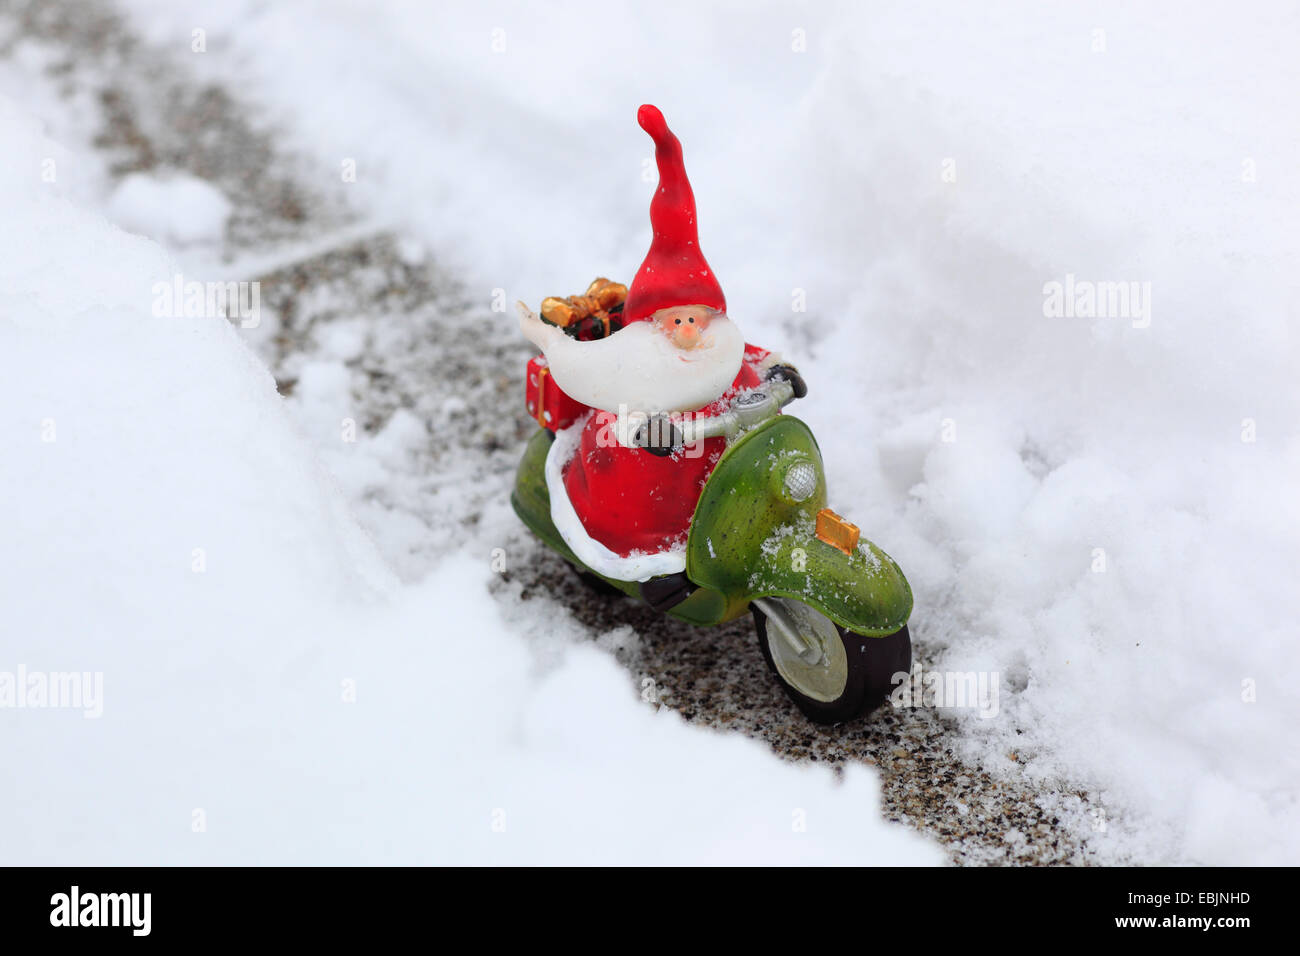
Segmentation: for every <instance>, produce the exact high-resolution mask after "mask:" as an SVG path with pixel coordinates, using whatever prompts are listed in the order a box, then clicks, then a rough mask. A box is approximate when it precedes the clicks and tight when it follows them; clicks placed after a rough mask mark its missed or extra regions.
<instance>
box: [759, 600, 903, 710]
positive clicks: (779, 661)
mask: <svg viewBox="0 0 1300 956" xmlns="http://www.w3.org/2000/svg"><path fill="white" fill-rule="evenodd" d="M750 611H751V612H752V613H753V615H754V627H755V629H756V630H757V631H758V646H759V648H760V649H761V650H762V652H763V658H764V659H765V660H766V661H767V666H768V667H770V668H771V669H772V672H773V673H774V674H776V676H777V678H778V679H779V680H780V681H781V686H782V687H784V688H785V692H786V694H788V695H789V697H790V699H791V700H792V701H794V703H795V706H797V707H798V708H799V709H800V710H801V711H803V713H804V715H805V716H806V717H808V718H809V719H810V720H813V721H816V722H817V723H819V724H837V723H840V722H841V721H845V720H852V719H853V718H855V717H859V716H861V715H862V714H865V713H867V712H868V711H870V710H872V709H873V708H875V707H876V706H877V705H878V704H880V703H881V701H883V700H884V699H885V698H886V697H888V696H889V693H890V691H891V690H892V689H893V687H894V675H895V674H899V673H903V674H906V673H908V672H910V671H911V669H912V638H911V635H910V634H908V631H907V627H906V626H904V627H903V628H902V629H901V630H898V631H895V632H894V633H893V634H889V635H887V636H885V637H863V636H862V635H861V634H854V633H853V632H852V631H850V630H847V629H846V628H843V627H840V626H839V625H838V624H836V623H835V622H834V621H832V620H831V619H830V618H828V617H827V616H826V615H824V614H822V613H821V612H820V611H818V610H817V609H816V608H812V607H809V606H808V605H807V604H804V603H803V602H802V601H796V600H793V599H791V598H776V597H769V598H758V599H756V600H754V601H753V602H752V603H751V604H750Z"/></svg>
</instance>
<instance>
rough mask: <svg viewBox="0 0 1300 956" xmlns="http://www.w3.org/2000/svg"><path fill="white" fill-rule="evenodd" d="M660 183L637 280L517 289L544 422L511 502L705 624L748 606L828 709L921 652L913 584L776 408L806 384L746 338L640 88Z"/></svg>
mask: <svg viewBox="0 0 1300 956" xmlns="http://www.w3.org/2000/svg"><path fill="white" fill-rule="evenodd" d="M637 120H638V122H639V123H640V124H641V128H642V129H644V130H645V131H646V132H647V133H649V134H650V137H651V138H652V139H653V140H654V143H655V159H656V162H657V164H658V167H659V185H658V188H657V189H656V190H655V195H654V198H653V200H651V203H650V224H651V227H652V229H653V233H654V238H653V240H652V241H651V244H650V251H649V253H647V255H646V257H645V261H644V262H643V263H642V264H641V268H640V269H639V270H638V271H637V274H636V276H635V278H633V280H632V284H631V286H628V287H626V288H625V287H624V286H622V285H620V284H618V283H614V282H610V281H609V280H608V279H604V278H599V279H596V280H595V281H594V282H593V283H592V284H591V286H590V287H589V288H588V289H587V291H586V292H585V293H583V294H581V295H575V296H570V297H568V298H563V299H561V298H549V299H547V300H545V302H544V303H543V304H542V310H541V311H542V314H541V316H540V317H539V316H537V315H535V314H534V313H533V312H532V311H530V310H529V309H528V307H527V306H525V305H524V304H523V303H522V302H521V303H519V313H520V328H521V330H522V331H523V333H524V335H526V336H527V337H528V339H529V340H530V341H531V342H532V343H533V344H534V345H536V346H537V348H538V349H540V350H541V352H542V355H540V356H538V357H537V358H534V359H533V360H532V361H530V362H529V364H528V370H527V385H526V390H525V391H526V401H527V407H528V411H529V414H530V415H532V416H533V418H534V419H536V421H537V423H538V425H539V426H540V427H539V428H538V431H537V433H536V434H535V435H534V436H533V438H532V440H531V441H530V442H529V443H528V447H527V448H526V450H525V451H524V456H523V460H522V461H521V462H520V465H519V473H518V476H517V479H516V484H515V490H514V493H513V495H512V502H513V504H514V508H515V511H516V512H517V513H518V514H519V516H520V518H522V519H523V521H524V523H525V524H527V525H528V527H529V528H531V529H532V530H533V532H534V533H536V534H537V536H538V537H540V538H541V539H542V541H543V542H545V543H546V544H547V545H548V546H549V547H551V548H553V549H554V550H555V551H557V552H559V553H560V554H561V555H562V556H563V557H564V558H566V559H567V560H568V561H570V562H572V563H573V564H574V565H575V566H576V567H577V568H578V569H579V570H582V571H586V572H590V573H591V574H594V575H596V576H597V577H599V578H601V579H603V580H604V581H606V582H607V583H609V584H611V585H613V586H614V587H616V588H618V589H620V590H622V591H624V592H625V593H627V594H629V595H631V596H633V597H636V598H640V599H642V600H644V601H646V602H647V603H648V604H650V605H651V606H652V607H654V608H655V609H656V610H659V611H662V612H665V613H667V614H670V615H672V616H674V617H677V618H680V619H681V620H683V621H689V622H691V623H693V624H719V623H721V622H723V621H729V620H732V619H733V618H736V617H739V616H741V615H743V614H744V613H745V612H746V611H749V612H750V613H751V614H752V615H753V618H754V623H755V627H756V629H757V632H758V643H759V647H760V648H761V650H762V652H763V656H764V657H765V658H766V660H767V662H768V664H769V666H770V667H771V668H772V670H773V672H774V673H775V674H776V675H777V677H778V678H779V679H780V681H781V683H782V684H783V685H784V687H785V689H786V691H787V693H788V694H789V695H790V697H791V699H793V701H794V702H795V703H796V704H797V705H798V706H799V708H800V709H801V710H802V711H803V712H804V713H805V714H806V715H807V716H808V717H810V718H812V719H813V720H816V721H819V722H823V723H835V722H838V721H842V720H848V719H850V718H853V717H856V716H858V715H859V714H862V713H864V712H866V711H868V710H870V709H871V708H872V707H874V706H875V705H877V704H878V703H880V702H881V701H882V700H883V699H884V698H885V697H886V696H887V695H888V693H889V692H890V690H891V689H892V688H893V686H894V675H895V674H897V673H900V672H901V673H906V672H908V671H909V670H910V669H911V659H912V648H911V641H910V638H909V636H908V631H907V620H908V616H909V615H910V613H911V610H912V592H911V589H910V588H909V586H908V584H907V580H906V579H905V578H904V577H903V573H902V571H901V570H899V568H898V565H896V564H895V563H894V561H893V560H892V559H891V558H890V557H889V556H888V555H887V554H885V553H884V552H883V551H881V550H880V549H879V548H877V547H876V546H875V545H873V544H872V543H871V542H869V541H867V540H865V539H864V538H861V537H860V535H859V533H858V529H857V527H855V526H854V525H852V524H850V523H849V522H847V521H845V520H844V519H843V518H841V517H840V516H839V515H837V514H836V513H835V512H834V511H832V510H831V509H830V508H828V507H827V494H826V479H825V474H824V471H823V469H822V462H821V456H820V453H819V452H818V449H817V442H816V441H815V440H814V438H813V436H812V432H811V431H810V430H809V429H808V426H807V425H805V424H804V423H803V422H801V421H799V419H797V418H794V417H792V416H790V415H785V414H782V413H781V409H782V408H783V407H784V406H785V405H787V404H788V403H789V402H791V401H792V400H794V399H795V398H802V397H803V396H804V395H805V394H806V393H807V388H806V386H805V384H804V381H803V379H802V377H801V376H800V375H799V373H798V372H797V371H796V370H795V369H794V368H793V367H792V366H790V365H788V364H785V363H784V362H782V361H781V360H780V359H779V358H778V357H777V356H776V355H774V354H773V353H771V352H768V351H766V350H764V349H761V348H758V347H756V346H753V345H748V344H746V342H745V340H744V338H743V337H742V335H741V333H740V331H739V329H738V328H737V327H736V324H735V323H734V322H733V321H732V320H731V319H730V318H729V317H728V316H727V302H726V299H725V297H724V296H723V293H722V286H721V285H720V284H719V282H718V278H717V276H715V275H714V273H713V270H712V269H711V268H710V267H709V264H708V262H707V261H705V258H704V254H703V252H701V250H700V245H699V240H698V235H697V223H696V217H695V197H694V195H693V193H692V192H691V185H690V182H689V181H688V180H687V178H686V169H685V166H684V164H683V161H682V147H681V143H680V142H678V140H677V137H676V136H674V135H673V133H672V132H671V131H670V130H669V129H668V125H667V123H666V122H665V121H664V117H663V114H662V113H660V112H659V110H658V109H657V108H655V107H653V106H642V107H641V109H640V111H639V112H638V114H637Z"/></svg>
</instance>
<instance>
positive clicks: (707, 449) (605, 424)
mask: <svg viewBox="0 0 1300 956" xmlns="http://www.w3.org/2000/svg"><path fill="white" fill-rule="evenodd" d="M768 354H769V353H768V352H767V351H766V350H764V349H760V348H758V347H757V346H753V345H746V346H745V357H744V360H743V361H742V362H741V366H740V372H739V373H738V374H737V375H736V378H735V380H734V381H733V382H732V383H731V387H730V388H729V389H727V391H726V392H725V393H724V394H723V395H722V396H721V397H720V398H719V399H717V401H715V402H713V403H712V404H710V405H707V406H705V407H704V408H702V409H699V410H698V413H703V414H716V413H718V412H721V411H724V410H725V409H726V407H727V405H729V404H730V402H731V400H732V399H733V398H734V397H735V394H736V393H737V392H738V391H740V390H742V389H746V388H752V387H754V386H755V385H758V384H760V382H761V381H762V379H761V377H760V375H759V373H758V370H757V366H758V365H759V364H760V363H761V362H762V361H763V360H764V359H765V358H767V356H768ZM617 419H618V416H617V415H615V414H614V413H612V412H604V411H600V410H599V409H597V410H595V412H594V414H593V415H592V416H591V418H590V419H589V420H588V421H587V424H586V426H584V428H583V430H582V441H581V444H580V445H579V446H578V451H577V453H576V454H575V455H574V456H573V458H572V459H571V460H570V461H569V462H568V464H566V465H565V466H564V487H565V488H566V489H567V490H568V492H569V500H570V501H572V502H573V508H574V510H575V511H576V512H577V513H578V519H579V520H580V521H581V522H582V525H583V527H584V528H585V529H586V531H587V534H589V535H591V537H593V538H595V539H596V540H597V541H599V542H600V543H601V544H603V545H605V547H607V548H609V549H610V550H611V551H613V552H615V553H617V554H619V555H622V556H623V557H627V556H628V555H629V554H631V553H632V552H634V551H637V552H644V553H654V552H658V551H662V550H664V548H665V547H667V546H668V545H670V544H673V543H675V542H676V541H679V540H682V539H684V538H685V536H686V532H687V530H688V529H689V527H690V523H691V516H692V515H693V514H694V513H695V503H696V502H697V501H698V500H699V497H700V492H701V491H703V489H704V483H705V482H706V481H707V480H708V478H709V475H710V474H712V473H713V467H714V465H716V464H717V463H718V459H719V458H721V457H722V453H723V451H725V450H726V447H727V440H726V439H725V438H706V439H705V440H704V442H703V454H701V455H698V457H694V458H692V457H687V456H688V455H689V454H690V453H691V452H692V449H690V448H688V449H686V451H685V452H683V453H682V454H678V455H670V456H667V457H664V458H660V457H657V456H655V455H652V454H650V453H649V452H647V451H644V450H642V449H640V448H626V447H624V446H622V445H619V444H617V443H616V442H614V441H613V438H612V436H613V434H614V428H615V426H616V422H617ZM605 429H610V431H609V433H608V434H606V435H605V436H603V437H598V436H600V435H601V432H602V431H604V430H605Z"/></svg>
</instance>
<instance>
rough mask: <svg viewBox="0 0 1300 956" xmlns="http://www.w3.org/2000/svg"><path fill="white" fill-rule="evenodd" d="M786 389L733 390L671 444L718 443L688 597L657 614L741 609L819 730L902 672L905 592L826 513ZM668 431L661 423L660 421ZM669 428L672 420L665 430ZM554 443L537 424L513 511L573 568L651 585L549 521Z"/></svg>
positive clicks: (868, 703) (633, 586) (889, 562)
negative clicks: (587, 560) (601, 563)
mask: <svg viewBox="0 0 1300 956" xmlns="http://www.w3.org/2000/svg"><path fill="white" fill-rule="evenodd" d="M794 397H795V394H794V387H793V386H792V385H791V384H790V383H789V382H787V381H782V380H772V381H768V382H766V383H764V384H763V385H762V386H760V387H758V388H755V389H751V390H749V391H747V392H742V393H741V394H740V395H739V396H738V397H737V398H736V399H735V401H734V402H733V403H732V405H731V408H730V409H729V410H728V411H727V412H725V413H724V414H722V415H718V416H714V417H711V418H709V419H706V420H703V421H698V422H692V423H687V424H686V425H685V426H684V428H685V429H686V432H685V433H684V434H680V433H674V440H673V442H674V444H683V443H688V442H691V441H694V440H697V439H700V438H706V437H711V436H714V435H724V436H725V437H726V438H727V439H728V444H727V449H726V451H725V452H724V453H723V455H722V457H721V459H719V461H718V463H717V465H716V467H715V468H714V469H713V472H712V474H711V475H710V477H709V479H708V482H707V483H706V484H705V486H704V490H703V492H702V493H701V495H700V499H699V502H698V504H697V505H696V508H695V514H694V517H693V518H692V521H691V527H690V533H689V535H688V538H687V542H686V570H685V575H686V577H687V578H688V579H689V582H690V585H692V586H693V588H694V589H693V590H691V592H690V595H689V597H686V598H685V599H684V600H681V601H680V603H676V604H674V605H673V606H672V607H671V608H669V609H668V610H667V611H666V612H665V613H667V614H670V615H671V616H673V617H676V618H679V619H680V620H683V621H688V622H690V623H691V624H699V625H706V624H720V623H722V622H724V621H730V620H733V619H734V618H737V617H739V616H741V615H742V614H744V613H745V611H746V610H749V611H750V613H751V614H752V615H753V617H754V626H755V628H756V629H757V632H758V644H759V648H760V649H761V650H762V652H763V657H764V659H765V660H766V661H767V663H768V666H769V667H770V668H771V669H772V671H773V673H775V674H776V676H777V678H778V679H779V680H780V682H781V684H782V686H783V687H784V688H785V691H786V693H787V694H788V695H789V696H790V698H791V699H792V700H793V701H794V703H795V704H796V706H798V708H799V709H800V710H801V711H803V713H804V714H805V715H806V716H807V717H809V718H810V719H811V720H814V721H816V722H818V723H827V724H831V723H838V722H841V721H845V720H851V719H853V718H855V717H858V716H860V715H862V714H864V713H866V712H868V711H870V710H871V709H872V708H874V707H875V706H877V705H878V704H879V703H881V702H882V701H883V700H884V699H885V698H886V697H887V696H888V695H889V693H890V691H891V690H892V689H893V687H894V686H895V683H896V679H895V675H896V674H900V673H901V674H907V673H908V672H909V671H910V670H911V665H912V644H911V638H910V636H909V634H908V631H907V620H908V617H909V615H910V614H911V612H912V590H911V588H910V587H909V585H908V583H907V579H906V578H904V577H903V572H902V571H901V570H900V569H899V567H898V565H897V564H895V563H894V560H893V559H892V558H890V557H889V555H887V554H885V552H883V551H881V550H880V549H879V548H877V547H876V546H875V545H874V544H872V543H871V542H870V541H867V540H866V539H860V538H859V535H858V529H857V528H856V527H855V526H853V525H851V524H849V523H848V522H846V521H844V520H843V519H842V518H840V517H839V516H838V515H836V514H835V513H834V512H832V511H831V510H830V509H829V508H827V507H826V476H825V473H824V471H823V469H822V460H821V454H820V452H819V451H818V448H817V442H816V440H815V439H814V438H813V434H812V431H811V430H810V429H809V428H808V426H807V425H805V424H804V423H803V422H802V421H800V420H799V419H797V418H794V417H792V416H790V415H782V414H780V411H781V409H782V407H784V406H785V405H786V404H788V403H789V402H790V401H792V400H793V398H794ZM665 425H666V426H667V423H666V422H665ZM667 427H670V428H671V427H675V426H667ZM554 440H555V436H554V435H553V434H552V432H550V431H549V430H547V429H546V428H539V429H538V431H537V433H536V434H535V435H534V436H533V437H532V439H531V440H530V441H529V442H528V446H527V448H526V449H525V450H524V456H523V459H522V461H521V462H520V463H519V472H518V474H517V476H516V480H515V489H514V492H513V494H512V495H511V503H512V504H513V506H514V509H515V512H516V513H517V514H518V515H519V517H520V518H521V519H522V520H523V522H524V523H525V524H526V525H527V526H528V527H529V528H530V529H531V530H532V531H533V532H534V533H535V534H536V535H537V536H538V537H539V538H541V539H542V541H543V542H545V543H546V544H547V545H548V546H549V547H550V548H552V549H553V550H555V551H557V552H559V554H561V555H562V556H563V557H564V558H566V559H567V560H568V561H570V562H571V563H572V564H573V565H574V566H575V567H576V568H578V569H579V570H580V571H583V572H586V573H588V574H591V575H593V576H595V577H597V578H599V579H601V580H603V581H605V582H607V583H608V584H610V585H612V586H613V587H615V588H617V589H619V590H620V591H623V592H624V593H626V594H628V595H630V596H632V597H645V596H646V595H647V591H648V587H647V586H651V587H652V585H653V583H654V579H651V581H649V582H637V581H619V580H614V579H612V578H608V577H605V576H604V575H601V574H599V573H597V572H596V571H594V570H593V569H591V568H590V567H587V566H586V565H584V564H583V562H582V561H581V560H579V559H578V557H577V556H576V555H575V554H574V552H573V551H572V549H570V548H569V546H568V545H567V544H566V543H565V541H564V538H563V537H562V535H561V534H560V532H559V530H558V529H557V527H556V525H555V522H554V521H553V520H552V518H551V501H550V495H549V493H548V490H547V482H546V475H545V469H546V458H547V454H548V452H549V451H550V448H551V444H552V442H553V441H554Z"/></svg>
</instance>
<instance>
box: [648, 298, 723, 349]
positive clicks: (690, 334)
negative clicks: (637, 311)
mask: <svg viewBox="0 0 1300 956" xmlns="http://www.w3.org/2000/svg"><path fill="white" fill-rule="evenodd" d="M720 314H721V313H719V312H717V311H715V310H713V309H710V308H708V307H707V306H703V305H679V306H674V307H673V308H671V309H660V310H659V311H658V312H656V313H655V314H654V315H652V316H651V317H650V321H651V322H653V323H654V324H655V326H656V327H657V328H658V329H659V331H661V332H662V333H663V334H664V335H666V336H668V340H669V341H670V342H672V343H673V345H675V346H677V347H678V348H679V349H693V348H695V347H696V346H697V345H699V344H700V343H701V342H702V341H704V340H705V338H706V337H705V334H704V333H705V331H706V330H707V329H708V327H709V323H710V321H712V319H713V317H714V316H715V315H720Z"/></svg>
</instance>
